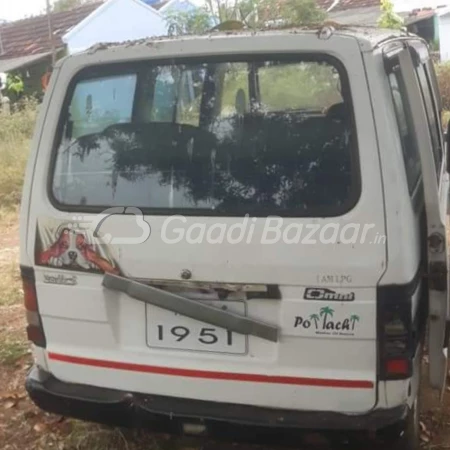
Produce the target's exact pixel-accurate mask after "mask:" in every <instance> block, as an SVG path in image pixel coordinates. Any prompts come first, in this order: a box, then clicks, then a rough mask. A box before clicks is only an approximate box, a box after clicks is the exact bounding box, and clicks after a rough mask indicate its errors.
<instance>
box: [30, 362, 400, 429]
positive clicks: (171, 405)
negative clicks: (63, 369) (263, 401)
mask: <svg viewBox="0 0 450 450" xmlns="http://www.w3.org/2000/svg"><path fill="white" fill-rule="evenodd" d="M26 388H27V391H28V393H29V395H30V397H31V399H32V400H33V402H34V403H35V404H36V405H37V406H39V407H40V408H41V409H43V410H45V411H48V412H51V413H55V414H60V415H63V416H67V417H73V418H77V419H81V420H87V421H92V422H100V423H105V424H108V425H116V426H125V427H145V428H148V429H152V430H155V431H157V432H162V433H171V434H181V433H182V430H183V425H185V424H192V425H195V424H202V425H204V426H205V429H206V433H207V434H208V435H212V436H214V435H220V434H222V432H223V431H224V429H226V430H227V431H226V432H225V434H226V435H229V434H230V433H234V431H239V432H240V431H242V429H243V428H248V429H250V430H253V431H252V434H253V433H254V432H255V430H256V429H279V430H284V431H288V430H289V429H290V430H291V431H294V430H297V431H298V430H336V431H337V430H340V431H344V430H348V431H350V430H353V431H365V430H372V431H376V430H381V429H383V428H386V427H389V426H390V425H396V424H398V423H400V422H402V421H403V420H404V419H405V417H406V415H407V412H408V410H407V406H406V405H402V406H398V407H396V408H392V409H384V410H374V411H372V412H370V413H367V414H364V415H346V414H341V413H335V412H319V411H292V410H278V409H269V408H261V407H254V406H246V405H235V404H226V403H214V402H205V401H199V400H189V399H181V398H173V397H162V396H157V395H146V394H138V393H131V392H122V391H116V390H111V389H105V388H98V387H93V386H87V385H77V384H69V383H64V382H62V381H60V380H57V379H56V378H54V377H53V376H52V375H51V374H49V373H47V372H44V371H43V370H41V369H39V368H37V367H34V368H33V369H32V370H31V372H30V373H29V375H28V377H27V381H26ZM220 430H221V431H222V432H221V431H220Z"/></svg>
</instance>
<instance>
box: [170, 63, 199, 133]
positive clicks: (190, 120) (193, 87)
mask: <svg viewBox="0 0 450 450" xmlns="http://www.w3.org/2000/svg"><path fill="white" fill-rule="evenodd" d="M203 79H204V74H203V71H200V70H184V71H183V72H182V73H181V77H180V86H179V90H178V103H177V119H176V121H177V123H179V124H183V125H194V126H196V127H198V126H199V125H200V107H201V102H202V94H203V82H204V80H203Z"/></svg>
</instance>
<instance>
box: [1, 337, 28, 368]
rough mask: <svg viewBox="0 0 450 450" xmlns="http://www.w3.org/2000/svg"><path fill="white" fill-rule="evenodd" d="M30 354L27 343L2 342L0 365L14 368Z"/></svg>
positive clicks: (8, 340) (15, 341)
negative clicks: (13, 366)
mask: <svg viewBox="0 0 450 450" xmlns="http://www.w3.org/2000/svg"><path fill="white" fill-rule="evenodd" d="M27 352H28V345H27V343H26V342H23V341H17V340H10V339H7V340H2V342H1V344H0V364H3V365H6V366H12V365H14V364H15V363H16V362H17V361H19V360H20V359H21V358H22V357H23V356H25V355H26V354H27Z"/></svg>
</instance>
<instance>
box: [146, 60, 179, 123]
mask: <svg viewBox="0 0 450 450" xmlns="http://www.w3.org/2000/svg"><path fill="white" fill-rule="evenodd" d="M177 72H178V71H175V72H174V71H172V70H171V68H170V67H167V66H165V67H162V68H161V70H160V71H159V73H158V74H157V75H156V80H155V85H154V94H153V105H152V106H151V114H150V122H172V121H173V119H174V117H173V116H174V108H175V105H176V102H177V95H176V94H177V85H178V83H179V76H178V73H177Z"/></svg>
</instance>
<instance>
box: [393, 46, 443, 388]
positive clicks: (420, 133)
mask: <svg viewBox="0 0 450 450" xmlns="http://www.w3.org/2000/svg"><path fill="white" fill-rule="evenodd" d="M399 62H400V70H401V73H402V77H403V79H404V81H405V86H406V91H407V94H408V97H409V102H410V109H411V112H412V119H413V122H414V127H415V131H416V140H417V143H418V146H419V150H420V159H421V164H422V174H423V184H424V194H425V207H426V215H427V249H428V277H429V281H428V286H429V341H428V345H429V359H430V383H431V385H432V387H434V388H436V389H440V390H441V392H443V390H444V389H445V383H446V378H447V347H448V336H447V334H446V325H447V318H448V314H449V302H448V275H447V272H448V255H447V237H446V228H445V225H446V214H447V209H448V189H449V178H448V173H447V170H446V165H445V160H446V158H445V157H444V146H443V139H442V126H441V122H440V113H441V111H440V98H439V92H438V90H437V84H436V79H435V75H434V71H433V67H432V63H431V61H430V58H429V54H428V50H427V48H426V46H425V45H424V43H422V42H421V41H412V42H411V44H410V47H409V48H408V49H405V50H403V51H402V52H401V54H400V55H399Z"/></svg>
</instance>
